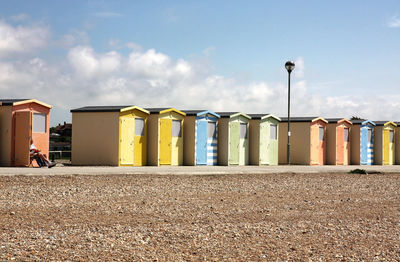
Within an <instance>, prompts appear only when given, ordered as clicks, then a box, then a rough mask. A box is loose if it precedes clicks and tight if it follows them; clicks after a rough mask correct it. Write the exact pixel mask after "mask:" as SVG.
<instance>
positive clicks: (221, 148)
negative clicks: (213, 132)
mask: <svg viewBox="0 0 400 262" xmlns="http://www.w3.org/2000/svg"><path fill="white" fill-rule="evenodd" d="M216 113H217V114H218V115H219V116H220V117H221V118H220V119H218V157H217V159H218V165H223V166H227V165H247V164H248V163H249V136H248V132H249V120H250V116H248V115H246V114H243V113H240V112H216Z"/></svg>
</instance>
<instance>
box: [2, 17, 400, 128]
mask: <svg viewBox="0 0 400 262" xmlns="http://www.w3.org/2000/svg"><path fill="white" fill-rule="evenodd" d="M0 28H3V29H0V32H2V31H1V30H3V32H4V28H6V29H7V30H9V31H10V32H17V31H18V30H22V29H23V30H28V28H32V27H24V28H22V29H21V28H14V27H12V26H9V25H7V24H5V23H0ZM7 30H6V31H7ZM33 31H34V30H33ZM0 35H1V34H0ZM12 37H13V38H15V39H18V40H19V41H21V39H24V40H25V41H26V42H28V43H32V42H40V43H42V45H45V41H42V42H41V41H39V40H37V39H36V38H37V36H36V35H34V34H31V33H26V34H25V37H19V38H18V37H16V36H15V35H13V36H12ZM3 39H6V37H0V43H3V49H1V48H0V53H1V52H5V51H4V50H6V48H5V47H4V46H5V45H4V41H3ZM32 39H33V40H32ZM40 39H42V38H40ZM46 39H47V38H46ZM2 41H3V42H2ZM14 41H16V40H14ZM17 42H18V41H17ZM131 44H132V43H131ZM121 45H126V44H124V43H121ZM0 46H1V45H0ZM36 46H41V45H38V44H36ZM131 47H133V50H132V52H131V53H130V54H128V55H123V54H122V53H120V52H117V51H110V52H103V53H102V52H96V50H95V49H94V48H93V47H92V46H90V45H88V44H86V45H75V46H73V47H72V48H70V49H69V50H68V52H67V53H66V54H65V58H66V59H59V60H58V61H56V62H53V61H52V60H51V59H49V60H47V59H44V58H40V57H38V56H37V55H36V56H35V57H34V58H32V56H31V55H29V56H27V57H23V56H22V57H21V56H20V54H19V53H18V52H17V51H14V52H11V51H7V52H6V53H7V54H8V55H12V54H18V55H19V59H8V58H7V59H2V58H1V56H0V91H1V94H2V97H8V98H21V97H32V98H36V99H38V100H41V101H44V102H46V103H49V104H52V105H54V106H55V107H54V109H53V111H52V112H53V114H52V119H53V120H51V121H52V124H55V123H58V122H63V121H65V120H66V121H71V120H70V119H71V114H70V113H69V110H70V109H72V108H75V107H81V106H86V105H130V104H134V105H138V106H142V107H164V106H173V107H176V108H179V109H210V110H214V111H242V112H244V113H272V114H274V115H277V116H284V115H286V114H287V83H286V78H284V79H282V81H281V82H278V83H270V82H265V81H248V82H242V81H240V80H238V79H235V78H234V77H232V78H228V77H225V76H222V75H217V74H215V73H214V72H213V71H212V69H210V68H212V65H211V66H210V64H208V63H202V62H201V60H199V61H189V60H186V59H173V58H171V57H170V56H168V55H167V54H165V53H162V52H158V51H156V50H155V49H149V50H142V48H141V47H140V48H139V46H138V45H136V44H134V45H131ZM37 48H38V47H36V49H37ZM34 51H35V49H31V51H30V52H34ZM20 52H21V51H20ZM295 63H296V69H295V71H294V72H295V74H296V75H295V78H294V79H293V82H292V90H291V108H292V110H291V114H292V115H293V116H319V115H320V116H324V117H350V116H352V115H356V116H360V117H365V118H370V119H372V120H376V119H394V120H398V119H397V116H398V115H399V113H400V103H395V102H391V103H387V102H388V101H400V96H397V97H396V96H393V95H391V94H387V95H381V96H379V97H376V96H373V95H368V94H361V95H359V96H357V97H351V96H346V95H337V96H324V95H323V94H316V93H313V92H310V88H309V86H308V83H307V74H306V73H307V72H306V70H305V59H304V58H303V57H299V58H298V59H296V61H295ZM277 68H279V69H281V65H278V66H277ZM382 104H385V106H386V107H387V108H385V110H381V108H380V107H381V106H380V105H382Z"/></svg>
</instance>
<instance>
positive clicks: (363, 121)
mask: <svg viewBox="0 0 400 262" xmlns="http://www.w3.org/2000/svg"><path fill="white" fill-rule="evenodd" d="M350 122H352V123H353V125H366V124H368V123H369V124H371V125H373V126H375V125H376V124H375V122H372V121H371V120H366V119H354V120H350Z"/></svg>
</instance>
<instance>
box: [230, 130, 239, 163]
mask: <svg viewBox="0 0 400 262" xmlns="http://www.w3.org/2000/svg"><path fill="white" fill-rule="evenodd" d="M239 136H240V123H239V122H230V123H229V165H239V142H240V138H239Z"/></svg>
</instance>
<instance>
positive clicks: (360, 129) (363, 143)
mask: <svg viewBox="0 0 400 262" xmlns="http://www.w3.org/2000/svg"><path fill="white" fill-rule="evenodd" d="M350 121H351V122H352V124H353V125H352V127H351V132H350V152H351V153H350V163H351V164H352V165H372V164H373V163H374V127H375V123H374V122H372V121H370V120H365V119H356V120H350Z"/></svg>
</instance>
